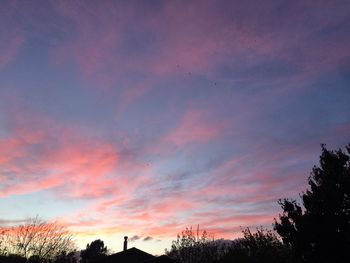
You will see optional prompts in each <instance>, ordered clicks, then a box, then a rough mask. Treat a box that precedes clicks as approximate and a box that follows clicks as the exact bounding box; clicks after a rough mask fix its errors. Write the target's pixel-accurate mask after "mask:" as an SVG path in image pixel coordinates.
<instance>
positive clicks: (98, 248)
mask: <svg viewBox="0 0 350 263" xmlns="http://www.w3.org/2000/svg"><path fill="white" fill-rule="evenodd" d="M107 251H108V250H107V247H105V245H104V243H103V241H102V240H100V239H97V240H95V241H92V242H91V243H90V244H87V245H86V249H85V250H82V251H81V254H80V257H81V263H91V262H94V261H96V260H98V259H101V258H103V257H105V256H107Z"/></svg>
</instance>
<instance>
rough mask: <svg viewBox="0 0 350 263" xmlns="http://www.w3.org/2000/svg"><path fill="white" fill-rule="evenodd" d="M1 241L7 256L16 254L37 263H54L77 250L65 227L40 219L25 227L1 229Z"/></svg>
mask: <svg viewBox="0 0 350 263" xmlns="http://www.w3.org/2000/svg"><path fill="white" fill-rule="evenodd" d="M0 240H1V242H2V246H3V247H4V251H5V255H11V254H14V255H18V256H20V257H23V258H26V259H29V258H31V260H32V261H35V262H37V261H41V262H52V261H53V260H54V259H55V258H56V257H57V255H60V254H61V253H62V252H65V253H69V252H71V251H74V250H75V245H74V242H73V239H72V235H71V234H70V233H69V232H68V231H67V230H66V228H65V227H64V226H61V225H59V224H58V223H55V222H53V223H48V222H45V221H43V220H41V219H39V218H38V217H36V218H33V219H29V220H28V223H26V224H23V225H19V226H13V227H2V228H0Z"/></svg>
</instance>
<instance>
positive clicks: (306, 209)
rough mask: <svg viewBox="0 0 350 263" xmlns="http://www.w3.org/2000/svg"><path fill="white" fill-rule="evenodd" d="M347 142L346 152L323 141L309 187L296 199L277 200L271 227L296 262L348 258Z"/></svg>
mask: <svg viewBox="0 0 350 263" xmlns="http://www.w3.org/2000/svg"><path fill="white" fill-rule="evenodd" d="M349 154H350V144H349V146H348V147H346V152H344V151H342V150H341V149H339V150H338V151H330V150H327V149H326V147H325V146H324V145H322V153H321V156H320V165H319V166H318V167H317V166H314V167H313V169H312V172H311V175H310V177H309V179H308V184H309V186H310V187H309V189H308V190H306V192H305V193H302V194H301V195H300V198H301V204H300V203H299V202H297V201H296V200H287V199H284V200H280V201H279V203H280V205H281V207H282V209H283V213H282V214H281V215H280V216H279V221H277V220H275V224H274V227H275V229H276V231H277V232H278V234H279V235H280V236H281V237H282V239H283V242H284V243H285V244H288V245H290V246H291V247H292V249H293V252H294V255H295V258H296V260H297V261H299V262H320V263H322V262H336V263H343V262H344V263H345V262H350V161H349V159H350V157H349Z"/></svg>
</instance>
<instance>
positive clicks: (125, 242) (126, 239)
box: [124, 236, 128, 251]
mask: <svg viewBox="0 0 350 263" xmlns="http://www.w3.org/2000/svg"><path fill="white" fill-rule="evenodd" d="M127 249H128V237H127V236H125V237H124V251H125V250H127Z"/></svg>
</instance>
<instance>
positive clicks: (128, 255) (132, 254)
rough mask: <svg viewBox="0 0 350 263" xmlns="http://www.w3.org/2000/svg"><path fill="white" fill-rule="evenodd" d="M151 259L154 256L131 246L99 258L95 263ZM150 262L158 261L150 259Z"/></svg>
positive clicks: (129, 262)
mask: <svg viewBox="0 0 350 263" xmlns="http://www.w3.org/2000/svg"><path fill="white" fill-rule="evenodd" d="M151 259H156V257H155V256H153V255H151V254H148V253H146V252H144V251H142V250H140V249H137V248H135V247H132V248H129V249H127V250H124V251H122V252H118V253H115V254H112V255H109V256H107V257H105V258H103V259H101V260H98V261H96V263H143V262H148V260H151ZM150 262H158V261H150ZM159 262H163V261H159Z"/></svg>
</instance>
